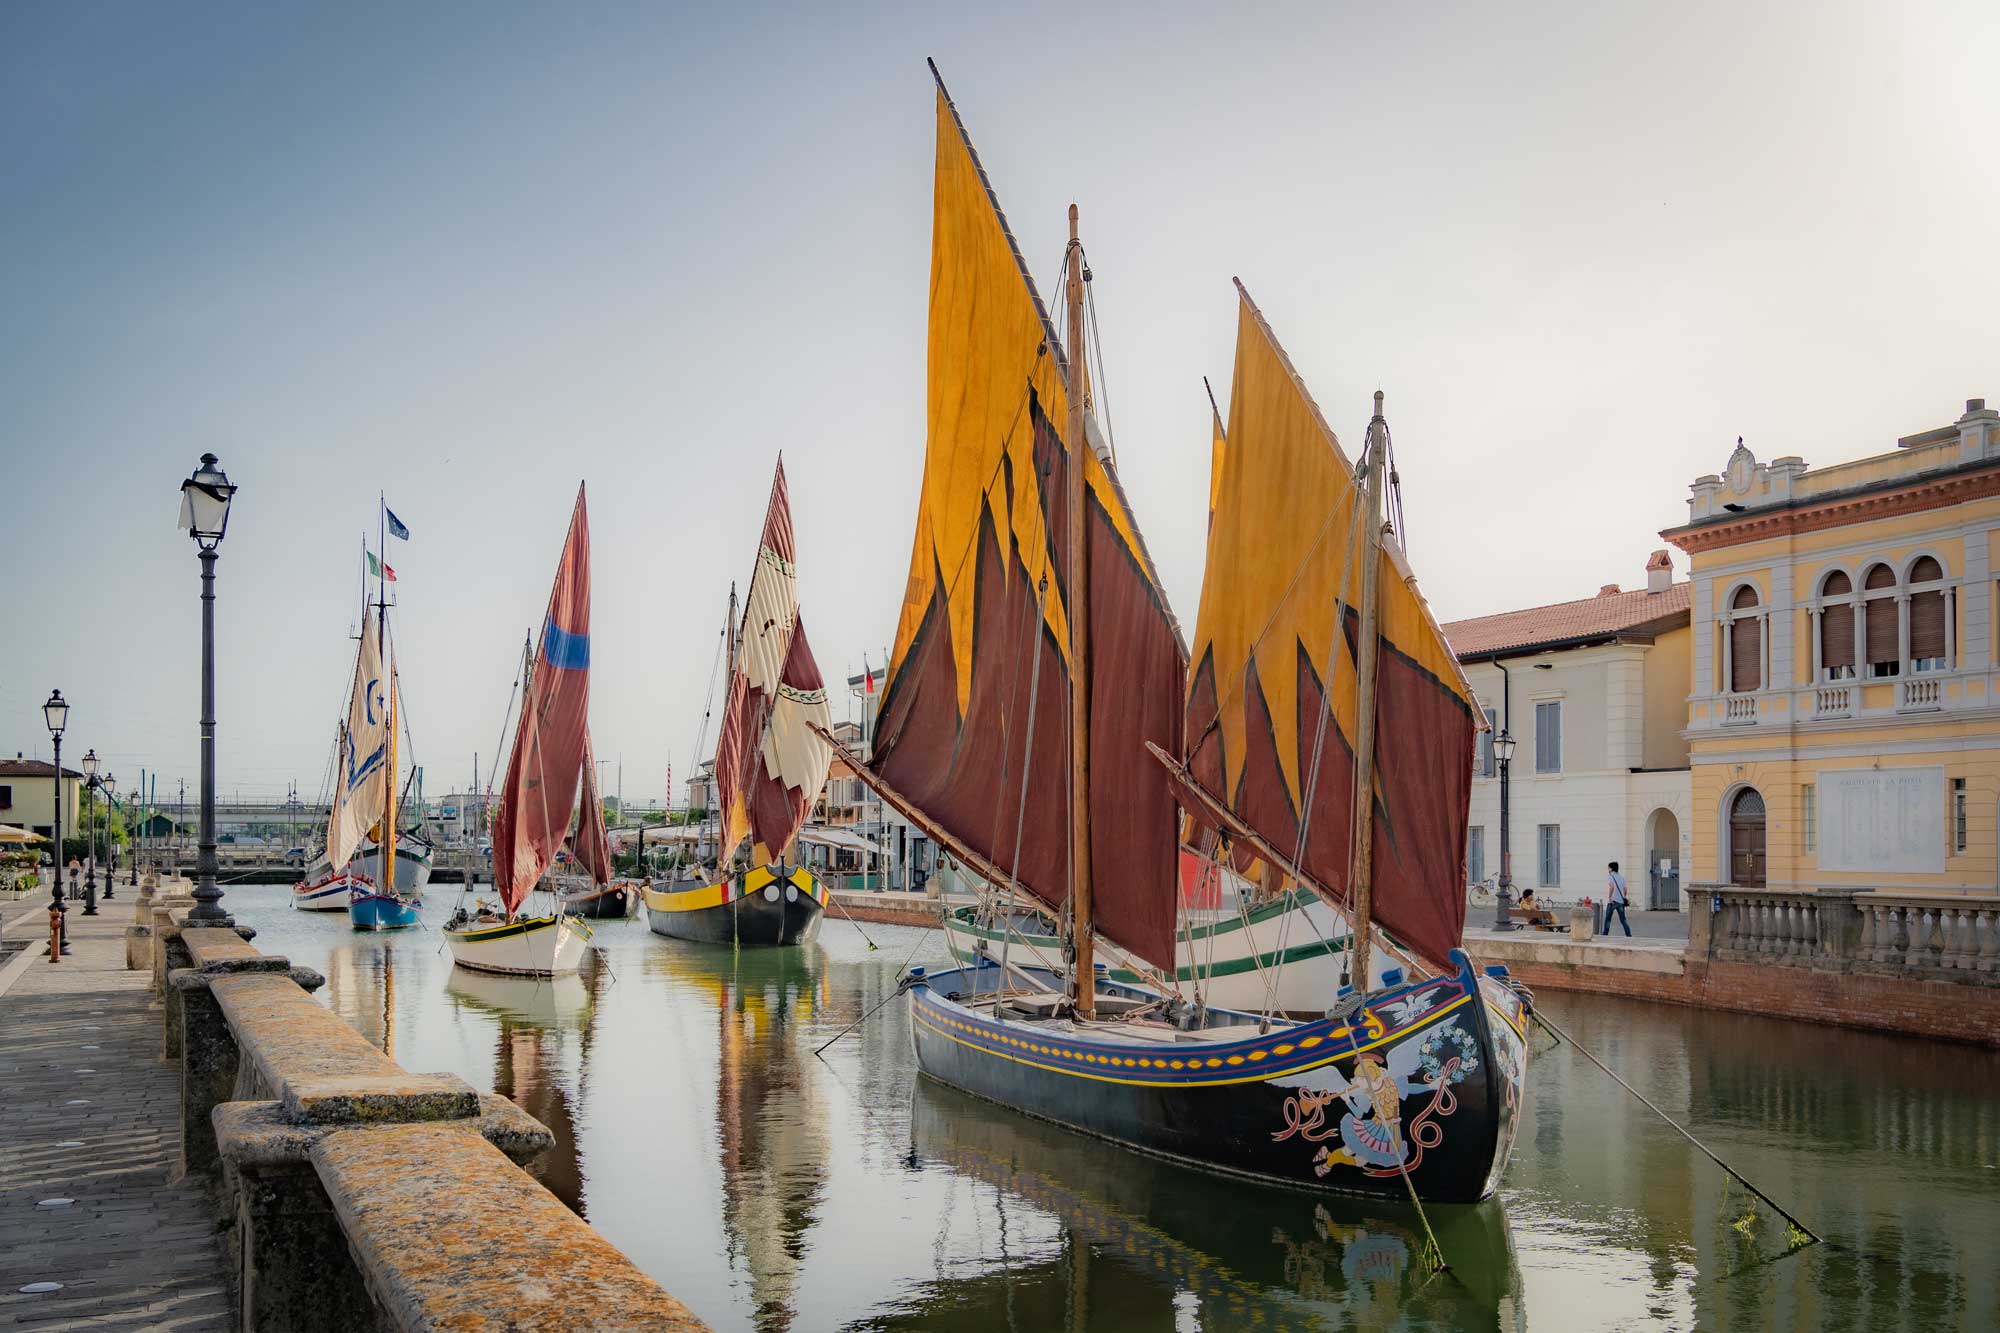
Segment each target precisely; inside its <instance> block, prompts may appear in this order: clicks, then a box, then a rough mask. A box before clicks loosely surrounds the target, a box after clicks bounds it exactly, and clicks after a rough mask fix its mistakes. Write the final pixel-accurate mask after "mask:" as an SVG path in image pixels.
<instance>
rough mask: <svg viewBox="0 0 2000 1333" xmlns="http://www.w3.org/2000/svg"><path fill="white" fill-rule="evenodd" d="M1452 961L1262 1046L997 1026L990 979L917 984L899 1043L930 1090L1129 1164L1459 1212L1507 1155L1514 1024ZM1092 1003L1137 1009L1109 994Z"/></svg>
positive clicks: (1494, 992) (1260, 1038)
mask: <svg viewBox="0 0 2000 1333" xmlns="http://www.w3.org/2000/svg"><path fill="white" fill-rule="evenodd" d="M1454 961H1455V962H1457V964H1458V969H1459V970H1458V973H1457V974H1456V975H1448V976H1442V977H1434V978H1430V979H1428V980H1423V981H1418V982H1415V983H1411V984H1406V985H1400V986H1397V987H1393V988H1391V989H1389V990H1386V991H1382V992H1378V993H1376V994H1374V995H1371V997H1370V999H1369V1002H1368V1004H1367V1005H1366V1006H1365V1007H1364V1008H1363V1009H1362V1010H1361V1011H1360V1012H1359V1013H1358V1014H1356V1015H1355V1016H1354V1019H1353V1021H1352V1023H1351V1024H1350V1023H1349V1022H1347V1021H1343V1020H1340V1019H1322V1020H1320V1021H1318V1022H1313V1023H1284V1024H1279V1025H1276V1026H1273V1027H1272V1029H1271V1030H1270V1031H1269V1032H1267V1033H1259V1032H1258V1028H1257V1022H1256V1019H1255V1017H1254V1016H1252V1015H1240V1016H1230V1015H1221V1016H1220V1017H1222V1018H1224V1019H1225V1020H1227V1019H1229V1018H1231V1017H1236V1018H1240V1019H1241V1020H1242V1021H1241V1022H1237V1023H1233V1024H1230V1025H1229V1026H1223V1027H1217V1028H1210V1029H1208V1030H1207V1031H1206V1032H1203V1033H1199V1034H1194V1033H1177V1032H1176V1031H1175V1030H1174V1029H1173V1028H1171V1027H1170V1026H1168V1025H1165V1024H1158V1025H1154V1026H1151V1027H1150V1028H1149V1027H1148V1026H1147V1025H1144V1024H1138V1025H1133V1026H1132V1028H1131V1029H1130V1032H1129V1035H1128V1034H1125V1033H1119V1032H1118V1025H1108V1026H1107V1025H1099V1026H1097V1027H1094V1028H1092V1029H1090V1030H1089V1031H1088V1032H1079V1031H1078V1030H1077V1029H1076V1028H1075V1027H1074V1025H1072V1024H1070V1023H1069V1022H1067V1021H1064V1020H1049V1019H1028V1018H1015V1017H1001V1016H996V1013H995V1010H994V1008H993V1006H992V1003H991V1001H980V1000H978V998H977V996H978V995H979V994H980V993H987V994H990V993H991V992H992V990H993V989H994V988H995V987H997V986H998V985H999V984H1000V969H999V968H997V967H984V968H980V969H978V970H976V971H975V970H968V969H958V970H954V971H951V972H945V973H938V974H933V975H931V976H928V977H919V978H918V979H917V981H916V984H915V985H913V986H912V988H911V993H910V998H911V1018H912V1023H911V1031H912V1034H913V1036H914V1040H915V1043H916V1052H917V1065H918V1068H919V1069H921V1070H922V1071H923V1072H924V1073H925V1074H927V1075H929V1076H930V1077H932V1078H935V1079H937V1080H939V1081H940V1082H944V1083H949V1084H951V1085H952V1086H954V1087H958V1088H962V1089H964V1090H965V1091H967V1092H970V1093H972V1094H974V1095H975V1096H979V1097H984V1098H986V1099H987V1100H989V1101H993V1102H998V1103H1000V1104H1001V1105H1004V1106H1009V1107H1012V1108H1013V1109H1015V1110H1018V1111H1022V1112H1025V1113H1026V1114H1029V1115H1033V1116H1039V1117H1041V1118H1042V1119H1045V1120H1053V1121H1055V1122H1057V1123H1058V1124H1062V1125H1067V1126H1069V1127H1070V1128H1072V1129H1078V1130H1081V1131H1083V1132H1084V1133H1087V1134H1095V1135H1097V1136H1099V1137H1101V1138H1106V1139H1111V1140H1113V1141H1114V1142H1117V1143H1121V1144H1124V1145H1126V1146H1128V1147H1131V1148H1135V1149H1138V1150H1139V1151H1142V1152H1148V1153H1154V1154H1158V1155H1160V1156H1164V1157H1171V1158H1174V1159H1177V1160H1179V1161H1183V1162H1186V1163H1188V1164H1190V1165H1194V1166H1199V1167H1204V1168H1207V1169H1209V1170H1212V1171H1219V1172H1224V1173H1227V1174H1232V1175H1241V1176H1251V1177H1255V1178H1258V1179H1262V1180H1268V1181H1273V1182H1276V1183H1279V1184H1283V1185H1290V1186H1294V1187H1300V1188H1305V1189H1311V1190H1330V1191H1338V1192H1342V1193H1353V1194H1369V1195H1381V1196H1385V1197H1394V1198H1403V1197H1407V1191H1408V1189H1410V1188H1414V1189H1415V1190H1416V1192H1417V1194H1418V1195H1419V1196H1420V1197H1421V1198H1424V1199H1427V1200H1435V1201H1438V1202H1445V1203H1471V1202H1475V1201H1477V1200H1479V1199H1483V1198H1485V1197H1487V1196H1488V1195H1490V1194H1491V1193H1492V1192H1493V1190H1494V1188H1495V1187H1496V1186H1497V1184H1498V1183H1499V1179H1500V1173H1501V1172H1502V1170H1504V1169H1505V1167H1506V1163H1507V1158H1508V1155H1509V1153H1510V1152H1511V1151H1512V1148H1513V1139H1514V1125H1515V1116H1516V1112H1517V1110H1518V1108H1519V1106H1520V1098H1521V1092H1522V1089H1523V1086H1524V1080H1525V1078H1526V1072H1527V1068H1526V1066H1527V1043H1526V1041H1525V1038H1524V1025H1525V1022H1526V1017H1525V1012H1524V1010H1523V1007H1522V1005H1521V1001H1520V999H1519V997H1518V996H1516V995H1515V994H1514V992H1513V991H1512V990H1511V989H1510V988H1508V987H1507V986H1506V985H1504V984H1503V983H1501V982H1499V981H1497V980H1494V979H1492V978H1489V977H1478V976H1475V975H1474V973H1473V970H1472V965H1471V962H1470V960H1468V959H1467V958H1466V957H1465V955H1464V954H1463V953H1455V954H1454ZM954 992H956V993H958V998H953V993H954ZM1099 994H1100V996H1101V997H1103V999H1104V1000H1107V1001H1111V1000H1120V999H1122V1000H1125V1001H1140V1002H1143V1001H1144V1000H1146V999H1149V998H1151V996H1150V993H1149V992H1146V991H1141V990H1138V989H1136V988H1130V987H1123V986H1117V985H1115V984H1108V983H1100V985H1099ZM968 1001H970V1002H968ZM1239 1032H1240V1033H1241V1035H1237V1034H1238V1033H1239ZM1140 1033H1146V1034H1148V1035H1138V1034H1140ZM1405 1175H1407V1176H1408V1181H1409V1184H1408V1185H1407V1186H1406V1185H1405V1183H1404V1177H1405Z"/></svg>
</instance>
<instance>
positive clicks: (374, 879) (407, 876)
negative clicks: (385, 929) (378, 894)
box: [312, 836, 431, 910]
mask: <svg viewBox="0 0 2000 1333" xmlns="http://www.w3.org/2000/svg"><path fill="white" fill-rule="evenodd" d="M395 862H396V882H395V884H393V885H392V886H391V887H392V888H394V889H395V890H396V892H397V893H399V894H401V895H402V896H403V897H405V898H408V899H409V900H410V901H411V902H421V901H423V896H424V886H425V885H427V884H429V883H430V882H431V852H430V848H428V847H426V846H425V845H424V844H422V843H421V842H418V841H416V840H414V839H410V840H408V841H404V840H403V838H402V837H400V836H399V837H398V839H397V842H396V854H395ZM347 869H349V870H351V871H353V872H355V873H356V874H358V875H361V876H362V877H364V878H366V879H367V880H368V881H369V882H370V883H374V884H381V883H383V882H384V881H383V879H382V849H381V848H380V847H378V846H376V845H375V844H374V843H372V842H368V843H363V844H362V845H361V849H360V850H359V851H357V852H355V853H354V859H353V860H351V861H349V862H348V863H347ZM312 873H313V875H314V876H315V877H318V878H323V877H325V876H326V875H328V874H330V873H332V871H331V869H330V867H329V866H328V864H327V860H326V853H325V852H321V853H320V855H319V857H318V859H317V860H315V861H314V862H313V867H312ZM327 910H331V909H327Z"/></svg>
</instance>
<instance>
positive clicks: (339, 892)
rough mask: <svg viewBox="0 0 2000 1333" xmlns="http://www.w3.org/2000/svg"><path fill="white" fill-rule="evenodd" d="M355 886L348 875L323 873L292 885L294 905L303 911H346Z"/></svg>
mask: <svg viewBox="0 0 2000 1333" xmlns="http://www.w3.org/2000/svg"><path fill="white" fill-rule="evenodd" d="M354 888H355V885H354V882H353V881H352V880H350V879H349V878H348V877H347V876H346V875H322V876H320V877H318V878H316V879H312V880H307V881H304V882H302V883H299V884H295V885H293V886H292V906H293V907H294V908H295V909H297V910H298V911H301V912H344V911H346V910H347V900H348V899H349V898H351V897H353V896H354Z"/></svg>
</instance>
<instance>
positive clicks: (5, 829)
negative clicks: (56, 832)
mask: <svg viewBox="0 0 2000 1333" xmlns="http://www.w3.org/2000/svg"><path fill="white" fill-rule="evenodd" d="M47 841H48V839H47V838H44V837H43V836H42V835H41V834H39V833H30V832H29V831H28V830H26V829H24V828H16V827H14V826H13V825H12V824H0V842H47Z"/></svg>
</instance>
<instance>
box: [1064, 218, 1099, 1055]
mask: <svg viewBox="0 0 2000 1333" xmlns="http://www.w3.org/2000/svg"><path fill="white" fill-rule="evenodd" d="M1067 259H1068V263H1067V264H1065V265H1064V274H1063V304H1064V305H1065V306H1066V307H1067V308H1068V314H1069V331H1068V340H1067V341H1068V346H1067V347H1066V349H1065V350H1066V351H1067V352H1068V353H1069V356H1068V361H1069V420H1068V421H1066V422H1064V423H1063V435H1064V436H1065V437H1066V438H1065V441H1064V442H1065V443H1066V444H1068V446H1069V504H1068V509H1069V569H1068V571H1067V574H1066V582H1067V583H1068V585H1069V587H1068V592H1069V597H1068V604H1067V605H1066V606H1064V608H1063V611H1064V613H1065V615H1066V616H1067V618H1068V620H1069V884H1070V938H1071V939H1072V941H1073V942H1074V943H1075V946H1076V975H1075V976H1074V977H1073V978H1072V981H1071V985H1072V990H1071V994H1072V995H1073V997H1074V999H1075V1003H1076V1012H1077V1014H1078V1015H1079V1016H1081V1017H1083V1018H1094V1017H1096V1016H1097V981H1096V962H1097V958H1096V952H1097V950H1096V944H1097V940H1096V928H1095V927H1094V926H1093V925H1092V924H1091V913H1090V541H1089V532H1090V529H1089V525H1088V524H1087V523H1086V522H1085V521H1084V506H1085V505H1086V504H1087V503H1088V502H1089V497H1090V488H1089V487H1088V485H1086V483H1085V473H1086V472H1087V471H1088V468H1089V462H1090V441H1089V440H1088V439H1087V438H1086V436H1085V429H1084V422H1085V419H1086V413H1087V412H1088V404H1089V396H1090V371H1089V368H1088V365H1087V362H1086V359H1085V353H1084V346H1083V242H1082V241H1080V240H1078V239H1077V232H1076V205H1075V204H1071V205H1070V206H1069V252H1068V255H1067Z"/></svg>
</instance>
